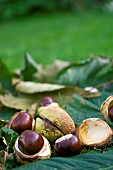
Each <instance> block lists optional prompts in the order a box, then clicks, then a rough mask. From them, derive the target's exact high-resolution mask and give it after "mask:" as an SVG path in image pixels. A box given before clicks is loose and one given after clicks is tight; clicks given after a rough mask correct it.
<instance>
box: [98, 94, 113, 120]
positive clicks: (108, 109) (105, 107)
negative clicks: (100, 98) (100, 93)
mask: <svg viewBox="0 0 113 170" xmlns="http://www.w3.org/2000/svg"><path fill="white" fill-rule="evenodd" d="M112 108H113V96H109V97H108V98H107V99H106V100H105V101H104V102H103V103H102V104H101V107H100V112H101V114H102V116H103V117H104V119H105V120H107V121H112V122H113V111H112V110H113V109H112Z"/></svg>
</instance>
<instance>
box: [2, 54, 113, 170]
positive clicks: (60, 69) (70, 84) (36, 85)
mask: <svg viewBox="0 0 113 170" xmlns="http://www.w3.org/2000/svg"><path fill="white" fill-rule="evenodd" d="M0 62H1V63H0V68H1V70H2V69H3V70H4V72H3V75H1V76H0V84H1V86H0V117H1V119H0V120H1V121H0V125H1V129H2V132H3V131H4V134H5V138H6V139H7V140H8V143H9V146H10V152H12V148H13V144H14V143H13V142H14V140H15V139H16V137H17V136H15V135H14V136H13V132H11V131H10V129H7V128H6V129H4V128H5V127H4V126H5V120H6V122H7V121H8V119H9V118H10V117H11V115H13V113H14V112H15V111H18V110H27V111H29V112H30V113H32V114H34V113H35V112H36V109H37V107H39V102H40V100H41V99H42V98H43V97H45V96H52V97H53V98H55V99H56V101H57V102H58V103H59V104H60V105H61V106H62V107H63V108H64V109H65V110H66V111H67V112H68V113H69V115H70V116H71V117H72V119H73V120H74V122H75V124H76V125H77V126H78V125H79V124H81V123H82V121H83V120H84V119H86V118H90V117H99V118H101V119H103V118H102V115H101V113H100V105H101V103H102V102H103V101H104V100H105V99H106V97H108V96H109V95H112V94H113V90H112V89H113V78H112V75H113V62H112V61H111V60H110V59H108V58H107V57H104V58H103V57H100V56H97V57H94V58H89V59H87V60H83V61H80V62H68V61H60V60H56V61H55V62H53V63H52V64H50V65H48V66H43V65H42V64H37V63H36V62H35V61H34V60H33V58H32V57H31V56H30V55H29V54H28V53H27V54H26V55H25V62H24V66H23V67H22V68H20V69H17V70H15V71H14V74H12V73H10V72H9V71H8V69H7V67H6V66H5V64H4V63H3V61H0ZM11 82H12V84H11ZM86 87H91V89H93V88H97V90H98V91H97V92H96V93H93V92H92V90H91V89H90V90H89V91H87V90H85V88H86ZM3 117H4V118H5V120H3ZM108 123H109V125H110V126H111V127H113V124H112V123H111V122H108ZM1 129H0V131H1ZM1 134H2V136H1V137H3V133H1ZM102 152H103V151H102ZM111 153H112V147H110V148H108V151H105V154H104V152H103V153H102V154H99V152H98V153H95V151H94V150H91V151H89V150H87V151H86V153H81V154H80V155H78V156H74V157H70V158H59V157H53V158H50V159H47V160H43V161H39V162H35V163H31V164H28V165H23V166H20V165H18V164H15V165H14V164H12V163H11V162H9V164H7V165H6V168H8V167H10V169H11V166H13V167H15V168H14V169H26V168H28V169H34V168H36V167H37V168H39V169H40V168H41V169H47V168H48V167H49V168H50V169H51V168H53V167H55V168H56V170H57V169H69V168H70V169H73V168H74V169H75V167H76V169H77V170H78V169H80V168H81V166H79V165H80V164H81V163H82V162H83V166H82V169H83V170H85V169H87V168H92V169H94V170H96V168H108V169H109V168H110V167H112V162H111V159H110V160H109V165H108V163H107V161H104V164H103V165H102V163H101V159H107V158H109V157H110V155H111ZM104 155H105V156H104ZM98 157H100V159H98ZM84 158H85V160H84ZM94 158H97V159H94ZM89 160H90V163H89ZM94 160H95V161H94ZM16 166H17V167H16Z"/></svg>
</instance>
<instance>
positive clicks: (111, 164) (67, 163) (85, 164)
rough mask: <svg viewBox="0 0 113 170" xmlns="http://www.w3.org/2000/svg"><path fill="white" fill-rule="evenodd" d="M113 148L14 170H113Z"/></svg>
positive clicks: (44, 161)
mask: <svg viewBox="0 0 113 170" xmlns="http://www.w3.org/2000/svg"><path fill="white" fill-rule="evenodd" d="M112 155H113V148H112V149H110V150H109V151H107V152H103V153H98V152H94V151H92V153H85V154H82V153H81V154H80V155H77V156H73V157H68V158H64V157H54V158H51V159H47V160H43V161H39V162H34V163H30V164H26V165H22V166H20V167H16V168H14V170H26V169H27V170H31V169H32V170H35V169H41V170H47V169H49V170H53V169H55V170H63V169H65V170H69V169H70V170H75V169H76V170H87V169H91V170H105V169H107V170H108V169H109V170H112V169H113V159H112Z"/></svg>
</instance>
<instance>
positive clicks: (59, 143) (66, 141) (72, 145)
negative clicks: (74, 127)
mask: <svg viewBox="0 0 113 170" xmlns="http://www.w3.org/2000/svg"><path fill="white" fill-rule="evenodd" d="M55 150H56V153H57V154H58V155H59V156H73V155H77V154H79V153H80V152H81V150H82V143H81V141H80V140H79V139H78V137H77V136H76V135H73V134H67V135H65V136H62V137H60V138H58V139H57V140H56V141H55Z"/></svg>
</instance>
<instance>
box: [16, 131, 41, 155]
mask: <svg viewBox="0 0 113 170" xmlns="http://www.w3.org/2000/svg"><path fill="white" fill-rule="evenodd" d="M43 145H44V139H43V137H42V136H41V135H40V134H39V133H37V132H35V131H32V130H26V131H24V132H23V133H22V134H21V135H20V137H19V140H18V148H19V149H20V151H21V152H22V153H24V154H27V155H33V154H36V153H38V152H39V151H40V150H41V148H42V147H43Z"/></svg>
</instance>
